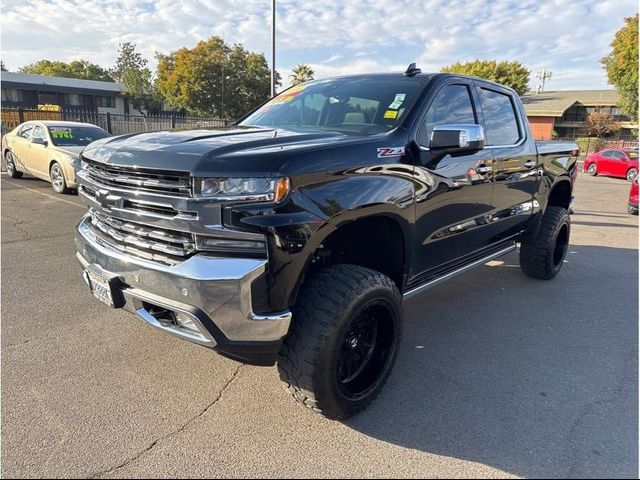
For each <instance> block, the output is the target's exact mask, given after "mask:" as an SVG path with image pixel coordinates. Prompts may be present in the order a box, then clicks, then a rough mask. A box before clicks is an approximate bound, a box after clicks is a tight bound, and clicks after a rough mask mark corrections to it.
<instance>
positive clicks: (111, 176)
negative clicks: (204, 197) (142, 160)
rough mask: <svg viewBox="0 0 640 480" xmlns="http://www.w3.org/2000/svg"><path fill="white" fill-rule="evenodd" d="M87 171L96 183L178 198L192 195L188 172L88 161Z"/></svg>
mask: <svg viewBox="0 0 640 480" xmlns="http://www.w3.org/2000/svg"><path fill="white" fill-rule="evenodd" d="M84 162H85V163H86V166H85V170H86V172H87V174H88V176H89V178H91V179H92V180H93V181H94V182H96V183H98V184H102V185H108V186H112V187H120V188H126V189H134V190H144V191H146V192H153V193H162V194H169V195H177V196H189V195H191V180H190V178H189V174H188V173H187V172H160V173H158V172H154V173H150V172H145V171H143V170H137V169H133V168H126V167H115V166H112V165H105V164H101V163H96V162H91V161H86V159H85V160H84Z"/></svg>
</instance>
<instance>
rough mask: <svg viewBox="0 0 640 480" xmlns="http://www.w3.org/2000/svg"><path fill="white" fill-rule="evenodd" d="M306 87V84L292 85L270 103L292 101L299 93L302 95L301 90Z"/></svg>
mask: <svg viewBox="0 0 640 480" xmlns="http://www.w3.org/2000/svg"><path fill="white" fill-rule="evenodd" d="M305 88H307V87H305V86H304V85H297V86H295V87H291V88H290V89H288V90H286V91H285V92H283V93H281V94H280V95H278V96H277V97H275V98H273V99H272V100H270V101H269V104H270V105H275V104H277V103H286V102H290V101H291V100H293V99H294V98H296V97H297V96H298V95H300V92H302V91H303V90H304V89H305Z"/></svg>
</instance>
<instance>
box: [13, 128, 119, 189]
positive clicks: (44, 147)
mask: <svg viewBox="0 0 640 480" xmlns="http://www.w3.org/2000/svg"><path fill="white" fill-rule="evenodd" d="M108 136H109V134H108V133H107V132H106V131H105V130H103V129H101V128H99V127H96V126H95V125H91V124H90V123H79V122H62V121H57V120H51V121H30V122H25V123H23V124H21V125H19V126H18V127H16V128H14V129H13V130H12V131H11V132H9V133H7V134H6V135H5V136H4V137H2V154H3V156H4V159H5V162H6V166H7V173H8V174H9V176H10V177H11V178H20V177H22V175H23V173H27V174H29V175H33V176H34V177H38V178H41V179H42V180H46V181H48V182H50V183H51V185H52V187H53V189H54V190H55V191H56V192H57V193H68V192H69V191H70V190H72V189H75V188H76V187H77V183H76V171H77V170H78V169H79V168H80V152H81V151H82V149H83V148H84V147H86V146H87V145H89V144H90V143H91V142H93V141H95V140H99V139H101V138H105V137H108Z"/></svg>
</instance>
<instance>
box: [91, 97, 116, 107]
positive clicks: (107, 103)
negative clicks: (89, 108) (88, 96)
mask: <svg viewBox="0 0 640 480" xmlns="http://www.w3.org/2000/svg"><path fill="white" fill-rule="evenodd" d="M96 105H97V106H98V107H106V108H115V107H116V97H105V96H97V97H96Z"/></svg>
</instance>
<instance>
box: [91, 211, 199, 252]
mask: <svg viewBox="0 0 640 480" xmlns="http://www.w3.org/2000/svg"><path fill="white" fill-rule="evenodd" d="M90 215H91V225H92V226H93V227H94V228H95V229H97V230H98V231H99V232H102V234H104V235H106V236H108V237H109V238H108V242H109V244H110V245H111V246H115V247H116V248H119V249H120V250H123V251H130V248H127V246H132V247H135V249H136V250H135V251H132V252H131V253H138V254H141V255H140V256H143V257H144V258H154V259H155V256H154V255H153V252H161V253H163V254H166V255H170V256H172V257H176V258H175V259H164V261H165V263H175V261H177V260H179V259H184V257H187V256H188V255H190V254H191V253H193V252H194V251H195V241H194V237H193V235H191V234H187V233H182V232H177V231H172V230H164V229H154V228H149V227H147V226H144V225H141V224H136V223H133V222H125V221H122V220H119V219H116V218H114V217H111V216H107V215H104V214H101V213H98V212H97V211H96V210H93V209H92V210H90ZM138 249H139V250H138ZM145 251H146V255H145ZM149 255H151V256H149ZM169 260H172V261H169Z"/></svg>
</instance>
